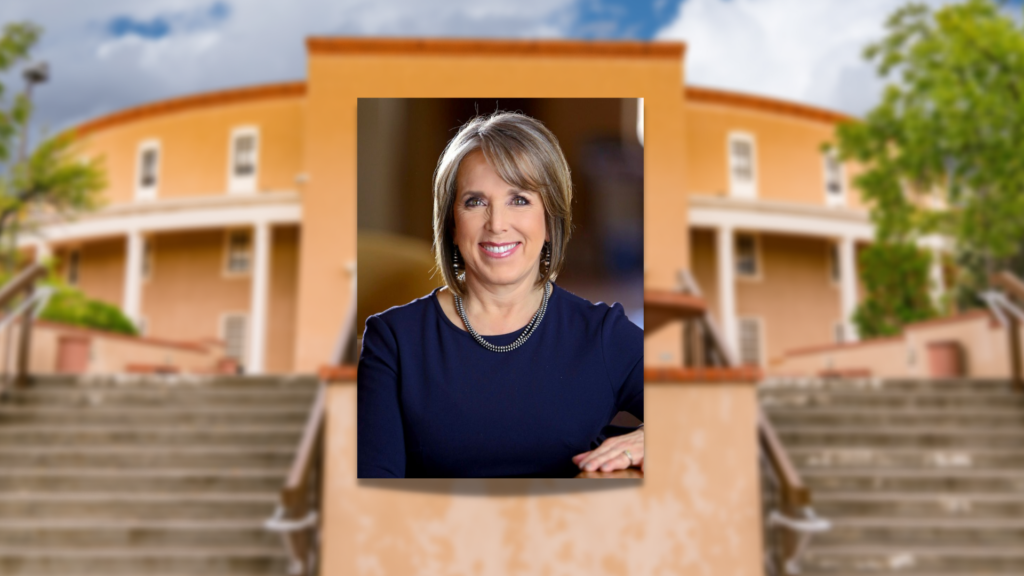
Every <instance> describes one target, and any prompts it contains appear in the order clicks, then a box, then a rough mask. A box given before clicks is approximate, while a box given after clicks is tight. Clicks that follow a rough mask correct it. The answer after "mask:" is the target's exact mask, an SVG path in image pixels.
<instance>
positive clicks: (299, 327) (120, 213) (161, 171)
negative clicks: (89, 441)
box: [26, 38, 872, 373]
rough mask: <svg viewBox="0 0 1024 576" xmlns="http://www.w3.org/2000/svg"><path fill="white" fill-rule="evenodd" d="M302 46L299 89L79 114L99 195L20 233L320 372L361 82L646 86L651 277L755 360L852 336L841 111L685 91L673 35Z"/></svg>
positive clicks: (592, 92)
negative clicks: (74, 213)
mask: <svg viewBox="0 0 1024 576" xmlns="http://www.w3.org/2000/svg"><path fill="white" fill-rule="evenodd" d="M307 45H308V53H309V65H308V75H307V80H306V81H305V82H297V83H289V84H278V85H269V86H257V87H246V88H239V89H235V90H228V91H223V92H215V93H208V94H199V95H194V96H188V97H184V98H178V99H173V100H168V101H164V102H158V103H153V104H149V105H144V106H140V107H138V108H132V109H127V110H123V111H119V112H115V113H113V114H110V115H107V116H104V117H101V118H96V119H94V120H92V121H89V122H86V123H85V124H83V125H80V126H78V127H77V132H78V134H79V135H80V136H81V137H82V138H83V141H84V144H85V147H84V150H85V152H84V153H85V155H86V156H87V157H102V158H103V161H104V165H105V167H106V170H107V175H108V179H109V185H108V188H107V189H106V190H105V191H104V192H103V197H104V199H105V201H106V205H105V206H104V207H103V208H102V209H101V210H99V211H97V212H95V213H92V214H88V215H84V216H82V217H80V218H78V219H77V220H74V221H66V222H59V223H48V224H46V225H43V226H41V227H40V228H39V230H38V232H37V235H36V236H35V237H34V238H31V239H28V240H26V242H28V243H31V244H34V245H35V246H37V249H38V252H37V253H39V254H42V255H46V254H52V255H53V256H55V257H56V258H57V261H58V262H59V266H60V270H61V273H62V274H63V275H64V276H65V278H67V279H68V281H69V282H71V283H72V284H76V285H78V286H79V287H80V288H81V289H82V290H83V291H84V292H85V293H86V294H88V295H89V296H91V297H94V298H98V299H100V300H103V301H106V302H109V303H112V304H116V305H118V306H120V307H121V308H122V310H123V311H124V312H125V313H126V314H127V315H128V316H129V317H130V318H131V319H132V320H134V321H135V322H136V323H137V324H138V325H139V326H140V328H141V330H142V332H143V333H144V334H145V335H147V336H151V337H157V338H165V339H171V340H184V341H198V340H203V339H209V338H219V339H222V340H224V341H225V343H226V348H227V351H228V354H229V355H231V356H233V357H235V358H237V359H238V360H239V361H240V362H241V363H242V364H243V365H244V367H245V370H246V371H247V372H248V373H294V372H311V371H315V370H316V369H317V367H319V366H321V365H323V364H325V363H330V362H331V361H332V358H336V357H338V355H339V354H340V350H339V346H340V345H341V340H342V339H343V332H344V331H343V330H342V327H343V325H344V324H345V319H346V313H347V310H348V309H349V308H350V306H351V304H352V302H353V286H354V274H355V259H356V248H355V227H356V211H355V198H356V195H355V194H356V189H355V188H356V174H355V170H356V159H355V147H356V125H355V123H356V113H355V107H356V101H357V98H358V97H374V96H388V97H422V96H431V97H458V96H466V95H495V96H501V97H509V98H514V97H638V98H639V97H642V98H644V100H643V114H644V117H645V122H644V123H643V137H644V141H645V142H644V143H645V147H646V148H645V179H646V182H645V187H646V192H645V218H646V220H645V230H646V231H645V238H644V240H645V251H646V264H645V285H646V287H647V288H648V289H662V290H669V291H677V290H680V288H681V286H682V285H681V273H682V271H684V270H689V271H690V272H692V276H693V278H694V279H695V280H696V282H697V284H698V285H699V287H700V289H701V291H702V293H703V297H704V299H705V300H706V302H707V303H708V305H709V307H710V309H711V310H712V311H713V314H714V316H715V317H716V319H717V321H718V323H719V325H720V326H721V328H722V331H723V333H724V336H725V339H726V341H727V342H729V343H731V345H732V346H733V348H734V350H735V351H736V352H738V354H739V357H740V359H741V360H742V361H743V362H746V363H753V364H757V365H760V366H762V367H765V368H768V367H770V366H771V362H772V360H773V359H776V358H779V357H780V356H781V355H782V354H783V353H784V352H785V351H786V350H790V349H794V348H800V347H805V346H810V345H819V344H823V343H828V342H833V341H836V340H838V339H852V338H854V337H855V335H854V333H853V330H852V327H851V326H850V324H849V322H848V318H849V315H850V313H851V312H852V310H853V309H854V307H855V306H856V302H857V298H858V295H857V292H858V290H857V285H856V282H855V280H854V279H855V278H856V247H857V245H858V243H865V242H868V241H870V239H871V238H872V228H871V225H870V223H869V222H868V219H867V214H866V211H865V210H864V207H863V205H862V203H861V201H860V198H859V196H858V194H857V191H856V190H854V189H852V188H851V187H850V185H849V182H850V177H851V175H852V174H851V170H849V169H848V167H846V166H843V165H840V164H838V163H836V162H835V161H834V160H833V159H831V158H830V157H829V156H828V155H827V154H825V153H823V152H822V150H821V148H820V146H821V145H822V143H824V142H827V141H829V140H830V138H831V137H832V135H833V130H834V127H835V125H836V123H837V122H843V121H846V120H848V118H846V117H844V116H842V115H840V114H837V113H833V112H829V111H825V110H820V109H815V108H811V107H807V106H803V105H799V104H794V103H788V102H781V101H777V100H772V99H767V98H761V97H756V96H749V95H741V94H735V93H729V92H723V91H718V90H710V89H706V88H695V87H688V86H686V85H685V82H684V80H683V78H684V66H683V64H684V59H683V54H684V50H683V47H682V45H680V44H644V43H590V42H474V41H404V40H372V39H338V38H313V39H310V40H309V41H308V42H307ZM555 60H564V61H567V62H571V66H564V67H563V66H559V67H555V66H553V64H552V63H553V62H554V61H555ZM417 63H422V64H424V65H422V66H419V65H413V64H417ZM427 63H430V64H431V65H430V66H427V65H426V64H427ZM435 64H436V65H435ZM556 68H557V69H556ZM469 70H474V74H472V75H471V74H469V73H468V71H469ZM481 86H484V87H485V88H483V89H482V88H481ZM681 339H682V332H681V329H680V326H679V324H677V323H672V324H670V325H668V326H665V327H662V328H660V329H659V330H658V333H657V334H649V335H648V338H647V342H648V346H647V348H648V350H647V355H646V361H647V363H648V364H651V365H669V366H671V365H680V364H681V363H682V361H683V357H682V355H683V352H682V350H683V346H682V340H681Z"/></svg>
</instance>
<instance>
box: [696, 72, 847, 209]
mask: <svg viewBox="0 0 1024 576" xmlns="http://www.w3.org/2000/svg"><path fill="white" fill-rule="evenodd" d="M848 120H851V119H850V118H849V117H845V116H842V115H840V114H836V113H834V112H829V111H826V110H821V109H817V108H812V107H810V106H802V105H798V104H792V103H788V102H783V101H779V100H774V99H770V98H763V97H758V96H746V95H740V94H735V93H730V92H722V91H718V90H709V89H706V88H687V89H686V139H687V148H686V150H687V155H686V165H687V169H688V174H687V185H688V188H687V190H689V191H690V192H691V193H697V194H718V195H723V196H728V195H729V170H728V135H729V132H731V131H740V132H747V133H750V134H752V135H753V136H754V141H755V158H756V167H755V174H756V179H757V188H758V198H759V199H764V200H777V201H786V202H798V203H803V204H816V205H819V206H821V205H825V164H824V159H823V156H822V153H821V145H822V144H823V143H825V142H831V141H833V140H834V132H835V125H836V123H838V122H843V121H848ZM855 174H856V171H855V170H854V169H851V168H850V167H849V166H848V167H847V168H846V190H847V205H848V206H849V207H851V208H859V207H862V206H863V205H862V204H861V202H860V198H859V195H858V194H857V193H856V191H854V190H853V189H852V188H851V187H850V182H851V179H852V177H853V176H854V175H855Z"/></svg>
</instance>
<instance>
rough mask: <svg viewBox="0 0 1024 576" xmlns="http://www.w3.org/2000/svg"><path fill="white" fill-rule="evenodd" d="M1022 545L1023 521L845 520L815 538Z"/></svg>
mask: <svg viewBox="0 0 1024 576" xmlns="http://www.w3.org/2000/svg"><path fill="white" fill-rule="evenodd" d="M872 542H876V543H881V544H905V545H915V544H960V545H995V544H1007V545H1013V544H1016V545H1021V544H1022V543H1024V520H1020V519H1018V518H907V517H893V518H878V517H856V516H855V517H844V518H837V519H835V520H833V521H832V529H831V530H830V531H828V532H826V533H825V534H821V535H819V536H816V537H815V544H821V545H827V544H840V543H851V544H853V543H860V544H867V543H872Z"/></svg>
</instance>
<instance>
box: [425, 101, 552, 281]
mask: <svg viewBox="0 0 1024 576" xmlns="http://www.w3.org/2000/svg"><path fill="white" fill-rule="evenodd" d="M474 150H480V151H481V152H482V153H483V155H484V158H485V159H486V160H487V163H488V164H490V165H491V166H492V167H493V168H494V170H495V171H496V172H497V173H498V176H500V177H501V179H502V180H504V181H505V182H506V183H508V184H509V185H511V186H514V187H516V188H519V189H521V190H528V191H531V192H536V193H538V194H539V195H540V197H541V201H542V202H543V204H544V220H545V226H546V227H547V234H548V237H549V238H550V239H551V266H549V267H547V269H546V270H539V271H538V274H539V277H538V278H537V285H538V286H542V285H544V283H545V282H547V281H548V280H554V279H555V278H556V277H557V276H558V273H559V272H560V271H561V270H562V265H563V264H564V263H565V249H566V246H567V245H568V244H569V235H570V233H571V231H572V209H571V205H572V180H571V178H570V175H569V163H568V162H566V161H565V155H564V154H562V148H561V147H560V146H559V145H558V139H557V138H555V135H554V134H552V133H551V131H550V130H548V129H547V128H546V127H545V126H544V124H542V123H541V122H540V121H539V120H536V119H534V118H530V117H529V116H526V115H524V114H520V113H517V112H495V113H493V114H491V115H490V116H477V117H475V118H473V119H472V120H470V121H469V122H467V123H466V124H464V125H463V126H462V128H460V129H459V133H458V134H456V135H455V137H454V138H452V139H451V141H450V142H448V145H447V146H446V147H445V149H444V152H443V153H442V154H441V158H440V159H439V160H438V162H437V169H436V170H435V171H434V245H433V252H434V261H435V263H436V266H437V269H438V270H440V272H441V276H442V278H443V279H444V283H445V285H447V286H448V289H449V290H451V291H452V292H453V293H454V294H458V295H459V296H465V295H466V294H465V285H464V284H463V282H461V281H460V280H459V279H458V276H457V274H456V271H455V267H454V265H453V263H452V254H453V252H454V250H455V246H454V241H453V236H452V230H453V228H454V227H455V197H456V195H457V193H458V190H457V176H458V173H459V166H460V165H461V164H462V159H463V158H465V157H466V155H468V154H469V153H470V152H473V151H474Z"/></svg>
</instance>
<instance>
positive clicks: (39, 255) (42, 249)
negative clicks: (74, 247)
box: [34, 240, 53, 264]
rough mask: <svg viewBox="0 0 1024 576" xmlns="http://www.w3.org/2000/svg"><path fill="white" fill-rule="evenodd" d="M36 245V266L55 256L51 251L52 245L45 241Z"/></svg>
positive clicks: (37, 242) (39, 241)
mask: <svg viewBox="0 0 1024 576" xmlns="http://www.w3.org/2000/svg"><path fill="white" fill-rule="evenodd" d="M34 244H35V249H36V264H42V263H43V262H45V261H46V260H49V259H50V257H51V256H53V251H52V250H50V245H49V244H47V243H46V242H44V241H43V240H37V241H35V242H34Z"/></svg>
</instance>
